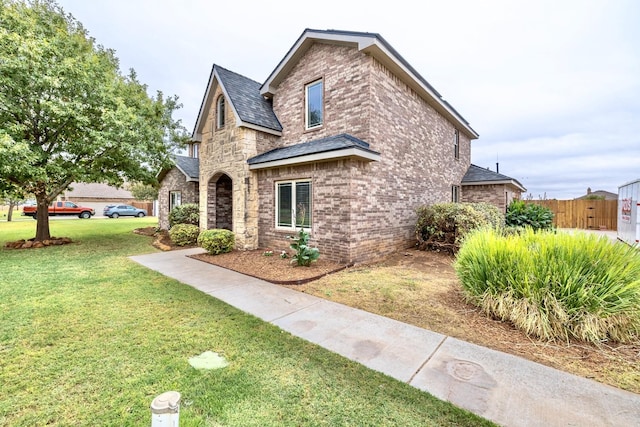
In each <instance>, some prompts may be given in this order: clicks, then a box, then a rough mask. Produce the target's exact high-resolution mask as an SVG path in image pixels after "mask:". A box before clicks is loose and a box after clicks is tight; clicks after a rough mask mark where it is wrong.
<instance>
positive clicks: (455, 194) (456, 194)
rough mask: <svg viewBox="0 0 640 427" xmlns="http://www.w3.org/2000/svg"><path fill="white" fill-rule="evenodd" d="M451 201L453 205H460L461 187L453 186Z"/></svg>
mask: <svg viewBox="0 0 640 427" xmlns="http://www.w3.org/2000/svg"><path fill="white" fill-rule="evenodd" d="M451 201H452V202H453V203H458V202H459V201H460V186H459V185H452V186H451Z"/></svg>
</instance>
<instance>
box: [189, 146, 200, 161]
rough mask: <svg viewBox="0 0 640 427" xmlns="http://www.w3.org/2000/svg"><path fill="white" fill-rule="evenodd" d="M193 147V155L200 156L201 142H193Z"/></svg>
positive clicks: (195, 157) (194, 156)
mask: <svg viewBox="0 0 640 427" xmlns="http://www.w3.org/2000/svg"><path fill="white" fill-rule="evenodd" d="M192 147H193V148H192V149H193V155H192V156H191V157H193V158H194V159H197V158H198V157H199V156H200V144H193V145H192Z"/></svg>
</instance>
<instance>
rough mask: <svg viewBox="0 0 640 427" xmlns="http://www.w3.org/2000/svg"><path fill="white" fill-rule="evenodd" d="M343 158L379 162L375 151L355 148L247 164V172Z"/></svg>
mask: <svg viewBox="0 0 640 427" xmlns="http://www.w3.org/2000/svg"><path fill="white" fill-rule="evenodd" d="M345 157H354V158H357V159H359V160H363V161H367V162H378V161H380V154H379V153H376V152H375V151H368V150H362V149H359V148H356V147H350V148H344V149H340V150H332V151H324V152H322V153H314V154H307V155H303V156H297V157H290V158H287V159H279V160H272V161H266V162H261V163H254V164H249V170H258V169H270V168H278V167H282V166H291V165H299V164H303V163H315V162H321V161H327V160H334V159H340V158H345Z"/></svg>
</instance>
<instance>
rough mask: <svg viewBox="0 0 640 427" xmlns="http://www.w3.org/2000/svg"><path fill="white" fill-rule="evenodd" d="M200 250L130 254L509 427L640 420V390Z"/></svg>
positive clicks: (621, 423) (620, 423) (600, 424)
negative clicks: (253, 272) (328, 295)
mask: <svg viewBox="0 0 640 427" xmlns="http://www.w3.org/2000/svg"><path fill="white" fill-rule="evenodd" d="M199 252H202V249H199V248H196V249H187V250H180V251H169V252H161V253H154V254H149V255H140V256H134V257H131V259H133V260H134V261H136V262H138V263H140V264H142V265H144V266H146V267H148V268H150V269H153V270H156V271H158V272H160V273H162V274H164V275H165V276H168V277H172V278H174V279H177V280H179V281H180V282H182V283H185V284H187V285H190V286H193V287H194V288H196V289H199V290H201V291H202V292H205V293H207V294H209V295H211V296H213V297H215V298H217V299H220V300H222V301H224V302H226V303H228V304H230V305H232V306H234V307H236V308H238V309H240V310H242V311H244V312H246V313H250V314H252V315H255V316H257V317H259V318H261V319H262V320H264V321H266V322H270V323H272V324H274V325H276V326H278V327H280V328H282V329H283V330H285V331H288V332H290V333H291V334H293V335H296V336H298V337H301V338H303V339H305V340H308V341H310V342H313V343H316V344H318V345H320V346H322V347H324V348H326V349H328V350H330V351H333V352H335V353H338V354H340V355H342V356H344V357H347V358H349V359H351V360H354V361H356V362H359V363H361V364H363V365H365V366H367V367H368V368H371V369H374V370H377V371H380V372H382V373H384V374H386V375H389V376H391V377H393V378H396V379H398V380H400V381H403V382H406V383H408V384H410V385H412V386H414V387H416V388H418V389H420V390H423V391H426V392H428V393H431V394H432V395H434V396H436V397H438V398H440V399H443V400H447V401H449V402H451V403H453V404H454V405H457V406H459V407H461V408H465V409H468V410H469V411H471V412H474V413H476V414H478V415H480V416H482V417H484V418H486V419H489V420H492V421H494V422H495V423H497V424H500V425H503V426H513V427H516V426H545V427H549V426H594V427H595V426H598V427H603V426H616V427H622V426H639V425H640V395H637V394H634V393H630V392H626V391H623V390H620V389H617V388H614V387H610V386H607V385H604V384H601V383H598V382H595V381H592V380H588V379H585V378H582V377H578V376H575V375H571V374H567V373H564V372H561V371H558V370H556V369H552V368H549V367H546V366H543V365H540V364H538V363H534V362H530V361H528V360H526V359H522V358H519V357H516V356H512V355H510V354H506V353H501V352H498V351H494V350H491V349H488V348H485V347H480V346H477V345H475V344H470V343H467V342H464V341H460V340H458V339H455V338H451V337H447V336H444V335H441V334H438V333H434V332H431V331H428V330H425V329H421V328H418V327H415V326H412V325H408V324H405V323H402V322H398V321H395V320H391V319H388V318H386V317H382V316H378V315H376V314H371V313H367V312H365V311H362V310H357V309H353V308H350V307H347V306H344V305H341V304H337V303H334V302H330V301H327V300H324V299H321V298H317V297H315V296H312V295H308V294H304V293H301V292H297V291H294V290H291V289H287V288H284V287H281V286H278V285H274V284H271V283H268V282H265V281H262V280H258V279H255V278H252V277H249V276H245V275H243V274H239V273H235V272H232V271H230V270H226V269H224V268H220V267H217V266H214V265H211V264H207V263H205V262H202V261H197V260H194V259H191V258H188V257H187V255H190V254H194V253H199Z"/></svg>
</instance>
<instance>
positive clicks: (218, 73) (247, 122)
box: [192, 64, 282, 141]
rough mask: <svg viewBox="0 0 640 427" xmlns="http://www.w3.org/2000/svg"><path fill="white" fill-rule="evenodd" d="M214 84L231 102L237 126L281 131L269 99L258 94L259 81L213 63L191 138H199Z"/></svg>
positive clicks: (214, 87)
mask: <svg viewBox="0 0 640 427" xmlns="http://www.w3.org/2000/svg"><path fill="white" fill-rule="evenodd" d="M218 85H219V86H220V88H221V89H222V93H223V94H224V96H225V98H226V100H227V101H228V104H229V105H230V106H231V109H232V111H233V114H234V115H235V118H236V122H237V124H238V126H244V127H248V128H251V129H257V130H260V131H263V132H267V133H271V134H274V135H278V136H280V135H282V125H281V124H280V121H278V118H277V117H276V115H275V113H274V112H273V109H272V107H271V100H269V99H265V98H264V97H263V96H262V95H260V83H258V82H256V81H254V80H251V79H250V78H247V77H244V76H242V75H240V74H238V73H234V72H233V71H229V70H227V69H225V68H222V67H221V66H219V65H216V64H214V65H213V67H212V68H211V75H210V76H209V83H208V84H207V90H206V91H205V95H204V98H203V99H202V104H201V105H200V111H199V112H198V118H197V120H196V125H195V128H194V130H193V135H192V138H193V139H194V140H195V141H201V140H202V127H203V126H204V123H205V121H206V115H207V112H208V111H209V109H210V108H211V105H212V104H213V102H214V100H213V99H212V98H213V95H214V93H215V90H216V87H217V86H218Z"/></svg>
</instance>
